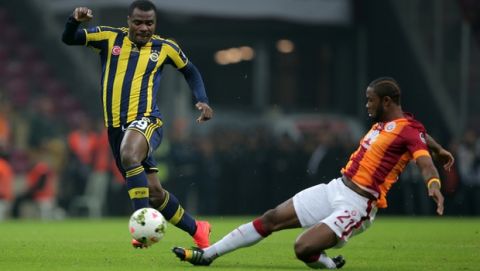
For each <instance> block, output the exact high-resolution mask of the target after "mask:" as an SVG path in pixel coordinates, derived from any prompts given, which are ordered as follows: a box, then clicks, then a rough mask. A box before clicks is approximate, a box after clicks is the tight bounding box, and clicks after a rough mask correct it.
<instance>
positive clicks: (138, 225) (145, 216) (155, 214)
mask: <svg viewBox="0 0 480 271" xmlns="http://www.w3.org/2000/svg"><path fill="white" fill-rule="evenodd" d="M128 227H129V230H130V234H132V237H133V239H135V240H137V241H139V242H141V243H143V244H145V245H147V246H151V245H153V244H155V243H157V242H158V241H160V240H162V238H163V236H164V235H165V230H166V229H167V221H166V220H165V218H164V217H163V215H162V214H161V213H160V212H159V211H157V210H155V209H153V208H142V209H138V210H137V211H135V212H134V213H133V214H132V216H131V217H130V222H129V224H128Z"/></svg>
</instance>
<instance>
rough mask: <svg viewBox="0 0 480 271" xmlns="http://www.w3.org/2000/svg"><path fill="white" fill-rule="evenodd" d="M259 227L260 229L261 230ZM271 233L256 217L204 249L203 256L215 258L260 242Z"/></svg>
mask: <svg viewBox="0 0 480 271" xmlns="http://www.w3.org/2000/svg"><path fill="white" fill-rule="evenodd" d="M257 228H258V229H260V231H259V230H258V229H257ZM269 234H270V233H267V232H266V231H265V230H264V229H263V226H261V222H260V219H256V220H254V221H252V222H249V223H247V224H243V225H241V226H240V227H238V228H236V229H234V230H233V231H231V232H230V233H229V234H227V235H225V236H224V237H223V238H222V239H221V240H220V241H218V242H216V243H215V244H213V245H211V246H210V247H208V248H206V249H204V253H203V257H204V258H205V259H209V260H214V259H215V258H217V257H219V256H221V255H224V254H227V253H229V252H231V251H233V250H236V249H238V248H242V247H249V246H252V245H254V244H256V243H258V242H260V241H261V240H262V239H263V238H265V237H267V236H268V235H269Z"/></svg>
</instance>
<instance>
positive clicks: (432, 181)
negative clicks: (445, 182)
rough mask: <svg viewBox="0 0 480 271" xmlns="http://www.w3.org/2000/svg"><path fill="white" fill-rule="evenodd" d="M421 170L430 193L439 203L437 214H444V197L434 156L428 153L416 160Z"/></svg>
mask: <svg viewBox="0 0 480 271" xmlns="http://www.w3.org/2000/svg"><path fill="white" fill-rule="evenodd" d="M415 162H416V164H417V166H418V168H419V169H420V172H421V173H422V176H423V179H424V181H425V185H426V186H427V188H428V195H429V196H430V197H432V198H433V200H434V201H435V202H436V203H437V214H439V215H442V214H443V202H444V198H443V195H442V192H440V188H441V183H440V178H439V174H438V171H437V169H436V168H435V165H434V164H433V161H432V158H431V157H430V156H428V155H422V156H420V157H417V159H416V160H415Z"/></svg>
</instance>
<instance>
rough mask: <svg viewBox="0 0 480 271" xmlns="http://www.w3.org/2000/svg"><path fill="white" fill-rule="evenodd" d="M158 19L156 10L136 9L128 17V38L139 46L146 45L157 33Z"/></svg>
mask: <svg viewBox="0 0 480 271" xmlns="http://www.w3.org/2000/svg"><path fill="white" fill-rule="evenodd" d="M156 21H157V18H156V16H155V11H154V10H149V11H143V10H140V9H138V8H135V9H134V10H133V12H132V15H131V16H128V31H129V33H128V37H129V38H130V40H131V41H133V42H134V43H136V44H137V45H140V46H141V45H145V44H146V43H147V42H149V41H150V39H151V38H152V35H153V33H154V32H155V23H156Z"/></svg>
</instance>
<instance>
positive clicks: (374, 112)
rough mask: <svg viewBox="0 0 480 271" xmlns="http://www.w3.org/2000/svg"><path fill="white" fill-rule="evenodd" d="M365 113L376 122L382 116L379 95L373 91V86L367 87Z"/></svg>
mask: <svg viewBox="0 0 480 271" xmlns="http://www.w3.org/2000/svg"><path fill="white" fill-rule="evenodd" d="M365 106H366V107H367V113H368V116H369V117H370V118H372V120H373V121H375V122H378V121H381V120H382V118H383V113H384V110H383V105H382V100H381V99H380V97H379V96H378V95H377V94H376V93H375V90H373V88H370V87H369V88H367V104H366V105H365Z"/></svg>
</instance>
